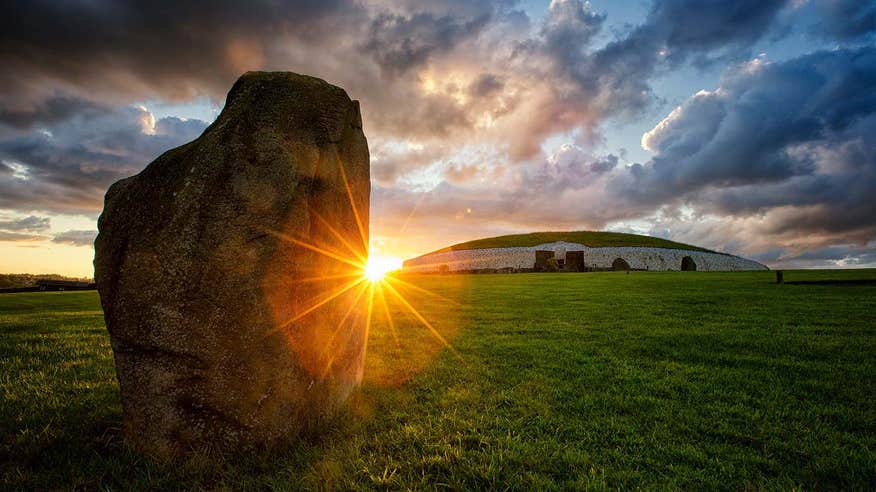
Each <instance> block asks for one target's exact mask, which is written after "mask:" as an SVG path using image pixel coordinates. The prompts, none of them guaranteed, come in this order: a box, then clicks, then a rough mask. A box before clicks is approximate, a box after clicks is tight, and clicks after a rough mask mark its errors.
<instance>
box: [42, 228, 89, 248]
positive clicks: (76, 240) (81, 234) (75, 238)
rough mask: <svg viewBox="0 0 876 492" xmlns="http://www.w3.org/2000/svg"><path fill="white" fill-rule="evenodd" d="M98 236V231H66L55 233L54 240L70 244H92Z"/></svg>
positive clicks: (54, 241)
mask: <svg viewBox="0 0 876 492" xmlns="http://www.w3.org/2000/svg"><path fill="white" fill-rule="evenodd" d="M96 237H97V231H66V232H62V233H60V234H55V237H53V238H52V242H53V243H60V244H69V245H70V246H92V245H93V244H94V238H96Z"/></svg>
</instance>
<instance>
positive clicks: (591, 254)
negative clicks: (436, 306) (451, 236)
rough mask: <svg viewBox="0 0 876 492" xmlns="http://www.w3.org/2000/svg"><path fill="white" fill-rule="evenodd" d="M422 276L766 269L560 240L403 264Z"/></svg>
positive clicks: (707, 255)
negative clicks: (445, 274)
mask: <svg viewBox="0 0 876 492" xmlns="http://www.w3.org/2000/svg"><path fill="white" fill-rule="evenodd" d="M403 270H404V271H406V272H419V273H445V272H446V273H452V272H459V273H462V272H526V271H556V270H559V271H575V272H583V271H594V270H688V271H692V270H700V271H736V270H768V268H767V267H766V266H764V265H762V264H760V263H758V262H756V261H752V260H748V259H745V258H740V257H738V256H733V255H729V254H724V253H715V252H708V251H697V250H693V249H680V248H663V247H630V246H609V247H596V248H592V247H589V246H585V245H583V244H577V243H570V242H565V241H556V242H551V243H544V244H538V245H536V246H526V247H506V248H480V249H456V250H451V251H440V252H435V253H431V254H427V255H423V256H419V257H417V258H413V259H410V260H408V261H405V262H404V268H403Z"/></svg>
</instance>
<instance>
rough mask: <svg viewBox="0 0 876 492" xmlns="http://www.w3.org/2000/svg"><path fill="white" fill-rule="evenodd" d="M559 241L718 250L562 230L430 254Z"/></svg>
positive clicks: (620, 234) (594, 245)
mask: <svg viewBox="0 0 876 492" xmlns="http://www.w3.org/2000/svg"><path fill="white" fill-rule="evenodd" d="M556 241H565V242H567V243H578V244H583V245H585V246H589V247H591V248H605V247H620V246H624V247H638V248H668V249H689V250H692V251H703V252H706V253H715V251H711V250H708V249H705V248H700V247H698V246H692V245H690V244H684V243H677V242H675V241H670V240H668V239H661V238H659V237H651V236H641V235H639V234H627V233H624V232H600V231H559V232H531V233H529V234H511V235H508V236H498V237H488V238H485V239H475V240H474V241H466V242H464V243H459V244H454V245H453V246H448V247H446V248H442V249H439V250H438V251H433V252H431V253H429V254H435V253H446V252H448V251H460V250H465V249H487V248H527V247H531V246H537V245H539V244H544V243H553V242H556Z"/></svg>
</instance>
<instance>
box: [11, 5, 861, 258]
mask: <svg viewBox="0 0 876 492" xmlns="http://www.w3.org/2000/svg"><path fill="white" fill-rule="evenodd" d="M538 8H539V9H542V10H541V12H539V15H538V16H537V17H530V14H528V13H526V12H530V13H531V12H533V11H534V9H535V6H534V5H533V4H529V3H527V4H518V3H516V2H514V1H513V0H495V1H478V2H471V1H466V0H425V1H414V0H396V1H390V0H365V1H359V0H328V1H321V0H320V1H317V0H297V1H293V0H281V1H268V0H265V1H254V2H246V3H241V2H232V1H226V0H222V1H219V2H205V1H200V0H198V1H192V2H184V3H179V2H168V1H166V0H160V1H157V2H134V1H127V0H122V1H116V2H111V3H109V4H107V3H104V2H62V1H45V2H24V1H22V2H7V5H4V7H3V12H4V14H5V15H3V16H0V62H2V64H3V67H4V70H3V71H0V84H2V86H3V91H2V92H0V209H6V210H11V211H14V212H15V213H16V216H21V215H28V214H31V213H35V212H34V211H44V212H51V213H56V214H86V215H89V216H94V215H95V214H96V213H97V212H98V211H99V210H100V207H101V204H102V197H103V194H104V193H105V191H106V188H107V186H108V185H109V184H110V183H112V182H113V181H115V180H117V179H119V178H122V177H125V176H128V175H131V174H134V173H136V172H138V171H140V170H141V169H142V168H143V166H144V165H145V164H147V163H148V162H150V161H152V160H153V159H154V158H155V157H157V156H158V155H159V154H160V153H162V152H164V151H166V150H167V149H169V148H172V147H174V146H177V145H180V144H182V143H184V142H187V141H190V140H192V139H193V138H196V137H197V136H198V135H199V134H200V133H201V132H202V131H203V129H204V128H205V126H206V124H207V123H206V122H203V121H199V120H194V119H188V120H183V119H180V118H173V117H163V118H156V117H155V116H154V115H153V112H152V111H150V109H153V110H155V108H153V107H152V106H151V104H152V102H155V104H156V105H158V106H160V105H166V107H173V104H175V103H179V104H190V103H192V101H196V100H201V101H203V100H204V99H206V100H207V101H209V102H211V103H213V104H215V105H221V103H222V101H223V98H224V96H225V92H226V91H227V89H228V88H229V87H230V85H231V84H232V83H233V81H234V80H235V79H236V78H237V77H238V76H239V75H240V73H241V72H243V71H245V70H258V69H263V70H292V71H297V72H303V73H309V74H313V75H316V76H319V77H321V78H324V79H326V80H328V81H329V82H332V83H335V84H338V85H341V86H343V87H344V88H345V89H346V90H347V91H348V92H349V94H350V95H351V97H353V98H356V99H359V100H360V101H361V104H362V110H363V118H364V120H365V121H364V124H365V127H366V129H367V132H368V137H369V143H370V147H371V153H372V164H373V167H372V176H373V180H374V185H375V186H374V194H373V204H374V213H373V214H372V216H373V217H374V219H375V220H374V223H373V224H372V231H373V232H374V236H375V237H376V238H379V239H380V240H386V241H391V240H396V241H399V242H400V241H402V240H404V242H405V243H407V244H405V245H404V250H405V252H406V253H412V252H416V251H417V250H420V251H422V250H423V249H428V248H431V247H437V246H440V245H442V244H443V243H446V242H449V241H453V240H457V239H458V240H463V239H470V238H472V237H478V236H484V235H489V234H492V233H505V232H511V231H524V230H529V229H533V228H538V229H544V228H546V227H548V228H585V227H586V228H604V227H612V228H631V230H637V231H640V232H652V233H654V234H661V235H670V236H672V237H673V238H674V239H679V240H686V241H688V242H693V243H698V244H704V245H707V246H712V247H717V248H720V249H730V250H733V251H738V252H745V253H747V254H754V255H761V256H759V257H761V258H770V261H776V262H782V261H790V260H789V259H790V258H792V257H801V255H803V254H805V253H807V252H812V251H823V252H825V253H824V254H825V255H827V254H829V253H835V254H837V255H838V254H839V252H840V249H836V248H841V249H842V248H845V249H842V251H844V253H843V254H844V255H846V256H844V257H843V261H848V262H849V264H852V262H854V261H858V260H856V258H864V257H865V256H866V255H867V254H868V253H867V252H866V251H867V250H866V248H868V247H869V246H866V245H867V244H870V241H872V239H873V238H874V226H873V220H872V219H871V218H870V217H869V216H870V215H872V213H870V212H868V211H870V210H872V208H873V206H874V203H873V201H872V198H870V195H872V194H873V193H872V190H873V189H874V186H876V182H874V166H873V156H874V155H876V153H874V150H876V149H874V148H873V145H874V144H873V143H872V137H868V135H872V134H874V133H876V124H874V116H873V114H874V109H873V105H874V100H873V99H874V97H873V87H874V86H876V83H874V79H873V60H872V59H873V53H872V50H873V48H872V40H873V39H874V32H876V8H874V6H873V5H871V3H870V2H856V1H853V0H812V1H809V2H798V1H792V0H757V1H755V0H745V1H739V2H725V1H719V0H665V1H654V2H653V3H652V4H650V5H642V6H639V7H637V8H638V9H639V10H638V11H637V16H636V19H638V20H636V21H635V24H629V25H626V26H624V27H618V26H622V24H619V23H616V22H615V23H613V19H610V18H609V16H608V15H607V14H606V13H605V12H603V11H601V10H599V5H598V4H597V5H596V7H593V6H591V5H590V4H589V3H588V2H585V1H582V0H552V1H550V2H549V4H547V2H546V5H544V6H538ZM524 9H526V10H524ZM615 20H617V19H615ZM798 25H799V26H800V27H797V26H798ZM795 29H797V30H796V31H795ZM795 33H796V34H798V35H799V34H803V35H802V36H796V37H795ZM807 35H808V37H807ZM780 38H782V39H783V42H786V45H784V47H783V48H782V49H781V50H779V51H780V52H782V53H783V54H782V56H784V58H783V59H780V60H781V61H778V62H768V61H767V60H768V59H769V58H770V55H771V54H772V53H769V49H767V48H764V46H767V47H769V46H770V43H772V42H774V41H775V40H777V39H780ZM798 38H800V39H802V38H806V39H809V40H817V41H812V42H813V47H809V46H805V47H800V46H793V44H794V43H796V42H799V41H797V39H798ZM789 46H790V47H789ZM862 46H863V47H862ZM834 48H835V50H834ZM818 49H822V50H834V51H821V52H816V51H817V50H818ZM761 51H766V52H767V56H766V57H764V58H758V57H757V54H758V53H760V52H761ZM788 53H790V54H788ZM803 53H809V54H808V55H805V56H801V54H803ZM752 58H754V61H750V62H746V60H751V59H752ZM678 70H683V71H687V72H685V73H696V72H697V71H698V70H699V71H703V72H702V73H710V74H711V76H710V77H712V78H707V80H709V82H707V83H704V84H703V85H701V86H694V89H693V90H691V91H690V92H695V91H696V90H697V89H703V90H702V91H701V92H698V93H696V94H692V95H691V96H690V98H689V99H688V100H687V101H685V102H684V103H683V104H681V106H679V107H678V108H677V109H675V110H674V111H672V112H671V113H670V114H668V115H667V116H666V117H665V119H664V120H663V121H662V122H660V123H659V124H657V125H656V126H654V128H653V129H652V130H650V131H648V132H647V133H646V134H645V135H644V136H643V137H642V145H643V146H644V147H645V148H646V149H647V150H649V151H650V152H652V153H653V158H651V159H648V158H647V157H637V158H636V160H639V161H644V162H642V163H641V164H633V163H632V162H630V161H629V160H628V159H627V154H626V153H625V152H624V151H623V149H622V148H619V147H622V146H626V147H627V148H631V147H632V146H633V145H636V144H637V143H638V142H634V141H631V139H629V137H624V138H626V139H627V140H630V141H628V142H624V143H623V144H622V145H621V146H616V147H614V148H606V146H605V142H606V141H608V139H607V138H606V132H607V131H610V130H608V129H609V128H611V129H614V128H623V127H624V125H627V124H630V123H633V124H637V125H641V124H642V122H643V121H644V122H646V123H647V124H648V125H649V126H650V125H651V124H653V123H654V122H655V121H654V118H653V115H655V114H657V113H656V112H657V111H660V113H659V114H660V115H665V114H666V112H668V111H664V108H663V107H662V106H661V105H660V104H659V103H660V102H662V101H664V96H665V95H664V94H662V93H661V92H665V90H666V87H665V86H661V83H663V84H665V82H661V78H665V77H666V76H667V75H673V74H675V73H676V71H678ZM722 71H723V72H724V76H723V78H722V79H721V81H720V84H718V85H719V87H717V88H716V87H715V80H716V78H717V74H718V73H720V72H722ZM685 91H687V90H686V89H685ZM685 94H687V92H685ZM674 97H679V96H678V95H677V94H676V95H675V96H673V98H674ZM197 98H200V99H197ZM140 104H144V105H145V106H149V109H147V108H143V107H140V106H139V105H140ZM156 107H157V106H156ZM156 111H157V110H156ZM161 114H166V113H161ZM170 114H178V113H174V112H172V111H171V112H170ZM639 133H641V132H639ZM636 137H638V133H637V135H636ZM75 227H77V228H79V227H80V226H75ZM85 227H86V226H82V228H83V229H84V228H85ZM0 231H5V232H4V234H6V235H10V234H18V235H22V234H23V235H34V236H38V235H41V236H40V237H43V238H45V237H48V236H45V233H46V231H45V230H39V231H37V230H24V229H15V228H14V227H11V226H10V228H2V227H0ZM400 231H401V232H400ZM727 231H735V233H729V232H727ZM72 232H76V233H77V234H78V233H81V236H80V239H81V240H80V241H79V243H82V244H86V243H88V242H89V241H90V239H88V238H87V237H86V236H87V234H86V232H83V231H71V233H72ZM65 234H66V233H64V234H60V235H58V236H57V238H62V239H59V241H61V242H67V243H71V242H72V243H76V241H73V240H72V239H71V238H72V237H73V236H68V235H65ZM390 236H394V237H395V239H392V237H390ZM9 237H12V236H9ZM740 238H741V239H740ZM831 248H834V249H831ZM856 255H857V256H856ZM836 258H838V257H836ZM795 261H800V262H805V261H816V260H814V259H813V260H809V259H805V258H802V257H801V259H799V260H795ZM801 264H802V263H801Z"/></svg>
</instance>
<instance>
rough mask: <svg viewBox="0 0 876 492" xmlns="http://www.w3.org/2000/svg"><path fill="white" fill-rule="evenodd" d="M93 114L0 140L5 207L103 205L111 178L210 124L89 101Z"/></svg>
mask: <svg viewBox="0 0 876 492" xmlns="http://www.w3.org/2000/svg"><path fill="white" fill-rule="evenodd" d="M84 106H87V107H88V108H89V111H86V112H83V113H77V114H75V115H74V116H72V117H70V118H68V119H66V120H63V121H58V122H54V123H50V124H41V125H40V131H33V132H30V133H25V134H18V133H12V134H8V135H4V136H3V137H2V138H0V161H2V162H3V163H4V164H5V165H6V167H7V168H10V169H13V170H14V172H10V173H4V174H2V175H0V209H3V208H5V209H17V210H45V211H53V212H57V213H88V214H93V213H96V212H97V211H99V210H100V207H101V205H102V198H103V194H104V192H105V191H106V188H107V187H108V186H109V185H110V184H111V183H113V182H114V181H116V180H118V179H120V178H122V177H125V176H129V175H131V174H134V173H136V172H138V171H139V170H140V169H142V168H143V167H144V166H145V165H146V164H148V163H149V162H150V161H151V160H153V159H154V158H155V157H157V156H158V155H159V154H161V153H162V152H164V151H165V150H167V149H169V148H172V147H175V146H178V145H181V144H183V143H185V142H187V141H190V140H191V139H193V138H195V137H196V136H197V135H199V134H200V133H201V132H202V131H203V130H204V128H206V123H204V122H202V121H197V120H188V121H182V120H180V119H177V118H164V119H161V120H158V122H155V123H154V124H153V119H152V115H151V113H149V112H148V111H146V110H144V109H141V108H136V107H121V108H112V107H105V106H97V105H84Z"/></svg>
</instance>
